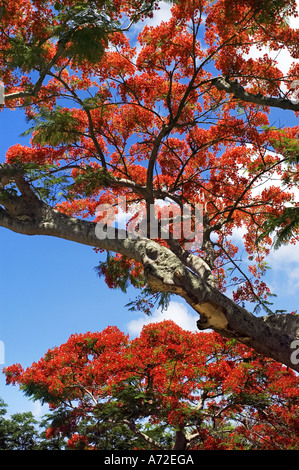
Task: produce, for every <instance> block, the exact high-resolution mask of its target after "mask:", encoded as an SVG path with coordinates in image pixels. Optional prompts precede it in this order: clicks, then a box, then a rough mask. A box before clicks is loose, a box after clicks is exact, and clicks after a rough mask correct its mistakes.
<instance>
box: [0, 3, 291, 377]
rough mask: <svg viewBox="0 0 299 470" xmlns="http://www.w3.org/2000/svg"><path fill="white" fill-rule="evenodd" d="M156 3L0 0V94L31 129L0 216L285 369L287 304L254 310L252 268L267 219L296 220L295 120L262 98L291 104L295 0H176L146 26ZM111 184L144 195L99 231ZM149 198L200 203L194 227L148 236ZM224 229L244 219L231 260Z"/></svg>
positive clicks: (9, 175) (14, 157)
mask: <svg viewBox="0 0 299 470" xmlns="http://www.w3.org/2000/svg"><path fill="white" fill-rule="evenodd" d="M156 8H158V4H156V3H155V2H153V1H151V0H149V1H141V0H119V1H113V2H112V1H111V2H110V1H109V0H105V1H84V0H81V1H72V0H65V1H42V0H41V1H34V0H18V1H15V0H12V1H9V2H8V1H2V2H1V8H0V42H1V57H0V61H1V78H2V80H3V82H4V85H5V105H4V106H2V108H6V107H8V108H18V107H22V109H23V110H24V113H25V114H26V117H27V118H28V121H29V123H30V129H29V131H28V132H29V133H32V138H31V141H30V144H29V145H28V146H22V145H19V144H18V145H15V146H12V147H11V148H10V149H9V150H8V152H7V154H6V160H5V162H3V163H2V164H1V168H0V182H1V189H0V197H1V199H0V202H1V210H0V224H1V226H2V227H5V228H7V229H9V230H12V231H14V232H17V233H20V234H26V235H46V236H53V237H59V238H62V239H66V240H72V241H74V242H77V243H81V244H85V245H90V246H91V247H94V248H96V249H98V250H99V251H101V252H107V260H106V261H105V262H102V263H101V264H100V266H99V273H100V274H103V275H104V276H105V279H106V281H107V283H108V285H109V286H110V287H112V288H115V287H121V288H122V289H123V290H125V288H126V286H127V284H128V283H130V284H132V285H134V286H135V287H136V288H139V289H142V291H141V298H137V300H136V306H137V307H141V306H142V305H148V304H146V300H147V299H150V298H151V296H152V298H153V299H154V300H158V301H159V302H160V303H163V302H165V301H166V300H167V299H168V298H169V295H178V296H181V297H182V298H184V299H185V300H186V302H187V303H188V304H189V305H190V306H191V307H192V308H193V309H194V310H195V311H196V312H198V314H199V320H198V328H199V329H207V328H211V329H213V330H214V331H215V332H218V333H220V334H221V335H223V336H225V337H229V338H235V339H237V340H239V341H241V342H243V343H245V344H247V345H248V346H249V347H251V348H254V349H255V350H256V351H257V352H259V353H262V354H263V355H265V356H269V357H271V358H273V359H275V360H277V361H279V362H281V363H283V364H285V365H288V366H290V367H291V368H294V369H296V370H299V366H298V364H296V363H294V362H298V361H292V360H291V354H292V345H294V341H295V340H296V338H298V328H299V319H298V318H299V317H298V316H296V315H293V314H292V312H287V313H283V314H276V313H275V312H273V314H270V315H269V314H268V313H269V311H268V312H266V313H265V314H262V315H263V316H260V315H257V314H256V313H255V311H254V309H255V307H257V306H258V307H261V306H263V307H265V308H266V310H267V309H269V308H270V304H269V294H270V291H269V289H268V287H267V285H266V284H265V282H264V281H263V278H262V275H263V273H264V270H265V257H266V255H267V254H268V253H269V249H270V247H271V245H272V242H273V240H272V239H271V238H270V235H271V231H272V230H273V228H275V226H276V225H277V222H279V223H280V224H281V228H280V229H279V231H280V230H282V235H283V241H285V240H286V239H290V241H291V242H292V241H296V240H297V236H298V233H297V232H296V230H297V226H298V211H297V206H296V204H295V202H294V197H293V195H292V194H293V191H294V188H296V187H297V185H298V167H297V162H298V150H297V138H298V126H295V127H284V128H283V129H277V128H274V127H272V126H271V124H272V123H271V110H273V109H276V110H281V113H282V115H283V113H284V112H293V113H294V116H296V115H297V113H298V111H299V103H298V100H297V98H296V86H297V84H296V78H298V75H299V74H298V72H299V68H298V62H297V63H296V61H295V59H296V58H298V53H299V51H298V44H299V37H298V30H293V29H291V27H290V26H289V24H288V17H289V16H290V15H293V16H294V15H296V5H295V1H294V0H289V1H287V0H274V1H272V0H271V1H263V2H260V1H258V0H245V1H242V2H239V1H231V0H230V1H226V0H217V1H213V2H211V1H209V0H193V1H191V2H190V1H185V0H178V1H175V2H173V4H172V10H171V11H172V16H171V18H170V20H169V21H167V22H162V23H161V24H160V25H159V26H156V27H148V26H147V25H146V21H145V20H146V19H147V18H148V17H150V16H151V14H152V12H153V10H154V9H156ZM136 31H139V35H138V38H136V37H135V35H136ZM252 45H254V46H256V48H257V49H259V50H261V56H260V57H259V58H256V59H254V58H252V57H251V55H250V47H251V46H252ZM284 49H286V50H287V51H288V52H289V53H290V55H291V57H292V58H293V59H294V62H293V64H292V65H291V67H290V70H289V71H288V73H287V75H286V76H284V75H283V73H282V72H281V71H280V69H279V67H278V63H277V62H276V61H275V60H273V59H271V58H270V55H268V54H267V53H266V52H265V53H263V52H262V51H265V50H266V51H272V52H273V51H275V52H277V55H278V56H279V52H280V51H281V50H284ZM3 160H4V156H3ZM274 176H275V178H276V181H277V179H278V180H280V185H279V186H278V185H277V184H276V185H272V184H271V180H272V178H274ZM265 180H267V181H269V182H270V184H268V185H267V186H266V187H264V189H262V190H259V185H260V184H261V183H263V182H265ZM120 197H122V198H123V199H122V201H123V200H124V198H125V203H126V207H125V209H126V210H131V211H133V212H134V210H135V212H136V207H139V206H136V204H139V205H140V204H141V203H142V204H143V205H144V207H145V209H146V219H145V220H146V221H147V224H146V228H147V231H146V233H144V232H143V233H142V236H141V235H140V236H139V237H137V238H136V237H131V236H128V234H126V233H125V234H124V232H118V231H116V236H114V237H113V236H108V235H107V236H100V235H99V233H101V234H102V235H103V228H107V223H105V222H107V221H105V220H103V218H101V217H102V216H103V215H104V214H103V213H102V214H99V213H97V208H98V206H99V204H107V205H108V206H109V207H114V206H117V204H118V201H119V198H120ZM157 201H164V203H166V204H170V203H171V204H172V206H173V207H174V206H175V207H177V208H179V209H180V210H181V211H182V212H183V209H184V208H186V207H188V208H193V209H194V210H193V214H194V211H195V208H196V207H198V206H200V207H202V213H203V220H202V227H201V240H200V243H199V242H198V241H196V243H193V244H192V245H191V246H190V240H187V241H188V242H189V243H188V244H187V243H186V234H185V233H184V232H183V233H181V232H180V236H172V237H169V238H168V239H167V238H164V237H162V235H161V233H160V234H159V233H158V235H157V236H155V237H152V236H151V233H150V228H151V227H150V222H151V219H150V208H151V207H153V205H154V204H155V202H157ZM108 206H107V207H108ZM102 207H103V206H102ZM108 212H109V211H108ZM162 217H163V215H162ZM181 222H183V219H182V220H181ZM195 222H196V221H193V223H195ZM96 223H98V225H96ZM175 223H176V222H175V219H173V224H172V225H171V224H170V226H171V227H172V229H173V230H174V226H175ZM161 224H162V221H161ZM108 225H109V224H108ZM182 225H183V223H182ZM96 227H97V230H96ZM176 228H177V226H176ZM234 229H242V230H243V231H244V233H245V235H244V246H245V250H246V252H247V255H248V259H246V260H245V261H246V262H245V264H244V267H242V264H240V263H239V258H238V256H239V254H238V247H237V246H236V245H234V244H233V242H232V238H231V236H232V234H233V233H234ZM109 233H110V232H109V230H108V232H107V234H109ZM140 233H141V232H140ZM279 233H280V232H279ZM285 235H287V237H286V236H285ZM232 284H233V286H234V292H233V294H232V295H231V296H228V295H226V289H227V287H228V286H229V287H231V286H232ZM244 302H245V303H246V308H247V309H245V308H244ZM248 305H249V307H247V306H248ZM251 306H252V308H251ZM295 307H296V306H294V310H295Z"/></svg>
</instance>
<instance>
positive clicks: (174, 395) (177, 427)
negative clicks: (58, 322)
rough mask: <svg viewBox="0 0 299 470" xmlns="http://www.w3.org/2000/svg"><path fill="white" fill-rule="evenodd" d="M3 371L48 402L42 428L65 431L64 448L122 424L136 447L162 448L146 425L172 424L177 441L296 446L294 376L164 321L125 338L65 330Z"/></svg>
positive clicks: (111, 332)
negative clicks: (64, 337)
mask: <svg viewBox="0 0 299 470" xmlns="http://www.w3.org/2000/svg"><path fill="white" fill-rule="evenodd" d="M5 372H6V377H7V382H8V383H13V384H19V385H20V386H21V389H22V390H23V391H24V393H25V394H26V395H28V396H30V397H33V398H34V399H40V400H42V401H44V402H46V403H49V404H50V405H51V407H52V408H53V409H54V410H55V412H54V416H55V414H56V421H55V420H54V421H53V423H54V424H52V425H51V426H50V428H49V429H48V431H47V435H48V437H49V438H50V437H51V436H55V435H56V436H57V435H60V434H62V435H66V436H67V437H69V442H68V445H69V447H71V448H80V449H82V448H89V447H92V446H94V447H95V448H98V447H97V445H98V443H97V440H96V439H95V437H94V436H96V435H101V432H104V431H105V430H106V429H107V426H108V427H109V429H113V427H116V426H119V425H126V426H127V427H128V428H129V429H130V430H131V431H132V432H133V433H135V434H136V436H138V437H139V438H141V439H142V440H143V441H144V445H143V447H141V448H142V449H163V448H164V449H165V446H163V444H161V442H159V441H156V440H154V439H153V438H152V437H151V429H153V428H155V427H160V428H161V429H163V430H167V429H168V430H169V429H170V430H171V431H172V436H173V441H172V445H171V447H172V448H173V449H177V450H182V449H268V450H269V449H296V448H297V449H298V422H299V406H298V393H299V392H298V384H299V378H298V375H296V373H295V372H294V371H292V370H288V369H287V368H286V367H285V366H282V365H281V364H279V363H277V362H274V361H273V360H272V359H264V358H263V357H261V356H260V355H259V354H257V353H255V352H254V351H253V350H251V349H249V348H247V347H246V346H244V345H240V344H238V343H236V342H234V341H232V340H225V339H223V337H222V336H220V335H218V334H216V333H199V332H197V333H191V332H188V331H185V330H183V329H182V328H180V327H178V326H177V325H176V324H175V323H173V322H172V321H164V322H162V323H152V324H150V325H148V326H146V327H144V328H143V330H142V332H141V334H140V336H139V337H137V338H136V339H133V340H129V339H128V337H127V336H126V335H125V334H123V333H122V332H121V331H119V330H118V328H116V327H108V328H106V329H105V330H103V331H102V332H98V333H85V334H76V335H72V336H71V337H70V338H69V340H68V341H67V342H66V343H65V344H62V345H61V346H60V347H55V348H53V349H50V350H49V351H48V352H47V353H46V354H45V356H44V357H43V358H42V359H40V360H39V361H38V362H36V363H33V364H32V365H31V366H30V367H28V368H27V369H26V370H23V369H22V367H21V366H20V365H19V364H15V365H13V366H10V367H7V368H6V369H5ZM57 417H60V420H58V419H57ZM62 418H63V419H62ZM55 423H56V424H55ZM82 423H84V432H85V434H82V433H80V432H79V431H80V429H82ZM95 430H97V432H95ZM88 436H90V442H89V440H88ZM166 449H167V447H166Z"/></svg>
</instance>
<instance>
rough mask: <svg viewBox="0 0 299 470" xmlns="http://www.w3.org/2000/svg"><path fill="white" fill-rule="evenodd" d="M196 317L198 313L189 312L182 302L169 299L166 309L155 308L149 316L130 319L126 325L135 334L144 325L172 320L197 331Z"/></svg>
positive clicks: (138, 332)
mask: <svg viewBox="0 0 299 470" xmlns="http://www.w3.org/2000/svg"><path fill="white" fill-rule="evenodd" d="M198 318H199V317H198V315H197V314H193V313H190V312H189V311H188V309H187V307H186V306H185V305H184V304H182V303H180V302H175V301H171V302H170V303H169V307H168V309H167V310H166V311H163V312H162V311H161V309H157V310H156V311H155V312H154V313H153V314H152V315H151V316H146V315H144V316H142V317H139V318H137V319H136V320H132V321H131V322H130V323H129V324H128V325H127V328H128V331H129V334H131V335H132V336H136V335H139V334H140V332H141V330H142V327H143V326H144V325H148V324H149V323H157V322H161V321H163V320H172V321H174V322H175V323H176V324H177V325H178V326H180V327H181V328H183V329H184V330H188V331H198V329H197V327H196V321H197V320H198Z"/></svg>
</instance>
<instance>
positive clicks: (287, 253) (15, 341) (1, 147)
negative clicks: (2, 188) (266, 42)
mask: <svg viewBox="0 0 299 470" xmlns="http://www.w3.org/2000/svg"><path fill="white" fill-rule="evenodd" d="M169 8H170V6H169V5H167V4H163V3H162V4H161V10H160V11H159V12H158V13H156V14H155V16H154V18H153V19H152V20H150V24H152V25H155V24H158V23H159V22H160V21H161V20H164V21H166V20H167V19H168V18H169ZM294 26H296V27H298V26H299V25H298V20H297V22H296V23H294ZM254 53H257V52H256V51H252V54H254ZM289 60H290V59H289V57H288V55H287V54H281V55H280V57H279V61H280V65H281V68H282V70H283V69H287V68H288V65H289V63H290V62H289ZM274 122H276V125H278V124H285V125H288V126H290V125H298V119H296V118H295V117H294V114H293V113H290V112H284V111H275V112H274V113H273V115H272V121H271V124H273V123H274ZM26 128H27V124H26V123H25V120H24V117H23V114H22V112H21V111H9V110H4V111H2V112H1V113H0V161H4V160H5V153H6V151H7V149H8V148H9V147H10V146H11V145H14V144H16V143H20V144H23V145H24V144H26V143H27V141H26V139H25V138H22V137H20V134H21V133H22V132H23V131H24V130H25V129H26ZM236 236H237V237H238V236H240V233H237V234H236ZM98 261H99V255H98V254H97V253H95V251H94V250H93V249H92V248H90V247H87V246H82V245H79V244H76V243H73V242H69V241H65V240H60V239H54V238H50V237H42V236H34V237H30V236H24V235H19V234H15V233H13V232H11V231H9V230H7V229H4V228H1V227H0V296H1V301H0V341H2V342H3V344H4V352H5V354H4V361H3V362H4V364H0V368H1V369H2V367H4V366H9V365H12V364H14V363H20V364H21V365H22V366H23V367H28V366H30V365H31V364H32V362H35V361H38V360H39V359H40V358H41V357H42V356H43V355H44V354H45V353H46V351H47V350H48V349H49V348H52V347H54V346H59V345H60V344H62V343H64V342H65V341H67V339H68V338H69V336H70V335H71V334H73V333H85V332H88V331H100V330H102V329H103V328H105V327H107V326H108V325H116V326H117V327H118V328H119V329H120V330H122V331H124V332H125V333H129V334H130V335H131V337H134V336H135V335H137V334H138V333H139V332H140V329H141V328H142V326H143V325H144V324H145V323H149V322H153V321H161V320H162V319H164V318H171V319H173V320H174V321H176V323H178V324H179V325H180V326H182V327H183V328H186V329H188V330H193V331H196V320H197V319H198V316H197V315H196V313H195V312H194V311H192V309H191V308H189V307H188V306H187V304H186V303H185V302H184V301H183V300H181V299H180V298H173V301H172V302H171V303H170V306H169V309H168V310H167V311H166V312H164V313H163V314H162V313H161V312H160V311H155V312H154V313H153V315H152V316H151V317H146V316H145V315H144V316H142V315H140V314H138V313H136V312H130V311H129V310H128V309H127V308H126V307H125V305H126V303H127V302H129V300H130V299H133V298H134V297H135V294H136V295H137V294H138V291H136V290H135V289H133V288H131V289H130V290H129V292H128V294H126V295H125V294H123V293H122V292H120V291H111V290H110V289H108V287H107V286H106V284H105V283H104V280H103V279H100V278H98V277H97V275H96V272H95V271H94V267H95V266H96V265H97V264H98ZM268 261H269V262H270V263H271V266H272V269H271V270H270V271H269V273H268V274H267V277H266V279H267V280H268V283H269V285H270V287H271V288H272V291H273V293H275V294H276V295H277V298H276V299H275V300H274V309H286V310H288V311H292V310H296V309H297V302H298V294H297V293H298V291H299V245H290V246H286V247H282V248H281V249H279V250H278V251H276V252H273V253H272V254H271V255H270V257H269V260H268ZM0 398H2V399H3V400H4V402H5V403H6V404H7V405H8V413H9V414H12V413H16V412H23V411H31V412H32V413H33V414H34V416H35V417H36V418H37V419H39V418H40V417H41V416H42V414H44V413H46V412H47V411H48V408H47V407H46V406H44V407H42V406H41V405H40V403H36V402H32V401H30V400H28V399H27V398H26V397H24V396H23V394H22V392H20V391H19V389H18V387H13V386H6V385H5V377H4V375H3V374H0Z"/></svg>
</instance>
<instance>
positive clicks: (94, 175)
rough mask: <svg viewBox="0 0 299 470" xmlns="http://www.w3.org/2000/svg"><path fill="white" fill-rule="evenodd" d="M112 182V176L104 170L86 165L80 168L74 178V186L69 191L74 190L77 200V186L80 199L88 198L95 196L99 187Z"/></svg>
mask: <svg viewBox="0 0 299 470" xmlns="http://www.w3.org/2000/svg"><path fill="white" fill-rule="evenodd" d="M112 180H113V176H112V175H111V174H109V172H108V171H107V170H106V169H105V168H101V167H98V168H96V167H94V166H90V165H86V166H85V167H84V168H80V171H79V172H78V173H77V175H76V176H74V184H72V185H71V186H70V187H69V189H70V191H71V190H72V189H74V190H75V193H76V198H77V197H78V194H77V191H76V187H78V186H79V187H80V195H81V197H88V196H91V195H93V194H95V193H96V192H97V191H98V190H99V189H100V188H101V187H105V186H107V185H109V183H111V181H112ZM70 194H71V193H70Z"/></svg>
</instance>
